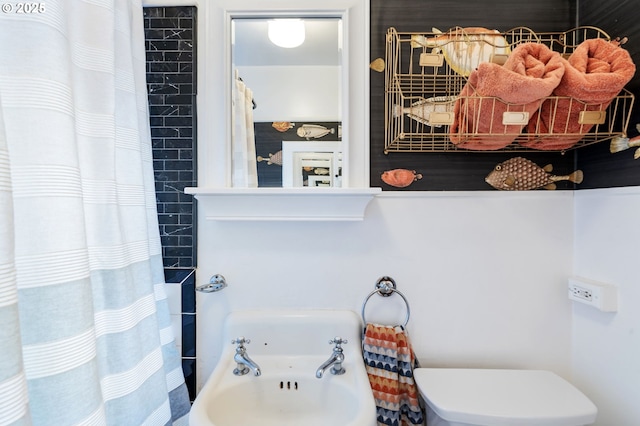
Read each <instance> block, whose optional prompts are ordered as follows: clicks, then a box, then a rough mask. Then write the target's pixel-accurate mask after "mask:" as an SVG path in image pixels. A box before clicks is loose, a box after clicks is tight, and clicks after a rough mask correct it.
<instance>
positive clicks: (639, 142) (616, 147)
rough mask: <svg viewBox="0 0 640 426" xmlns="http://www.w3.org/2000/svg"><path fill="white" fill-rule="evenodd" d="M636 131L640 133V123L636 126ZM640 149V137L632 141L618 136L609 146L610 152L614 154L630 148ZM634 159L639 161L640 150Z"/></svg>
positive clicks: (637, 150) (634, 155)
mask: <svg viewBox="0 0 640 426" xmlns="http://www.w3.org/2000/svg"><path fill="white" fill-rule="evenodd" d="M636 130H638V132H640V123H638V124H636ZM636 147H640V136H635V137H633V138H631V139H629V138H627V137H623V136H616V137H614V138H613V139H611V145H610V146H609V150H610V151H611V153H612V154H614V153H616V152H620V151H624V150H627V149H629V148H636ZM633 158H634V159H635V160H637V159H638V158H640V148H638V149H636V152H635V153H634V154H633Z"/></svg>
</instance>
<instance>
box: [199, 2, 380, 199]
mask: <svg viewBox="0 0 640 426" xmlns="http://www.w3.org/2000/svg"><path fill="white" fill-rule="evenodd" d="M198 4H199V6H198V16H199V25H198V28H197V30H198V51H197V55H198V60H197V63H198V70H197V72H198V97H197V110H198V111H197V112H198V117H199V119H198V129H197V131H198V135H197V137H198V163H199V167H198V182H199V183H198V186H199V187H202V188H204V187H208V188H220V189H223V188H233V185H232V181H233V174H234V173H236V169H235V168H234V167H233V161H234V160H233V146H232V144H231V140H232V134H233V133H234V129H233V126H232V114H231V108H230V105H233V99H232V96H233V93H232V83H233V82H235V77H236V70H237V75H238V76H239V77H241V78H242V79H243V81H244V82H246V83H247V86H249V87H250V86H254V87H255V89H254V88H252V87H250V88H251V89H253V90H255V93H254V96H253V99H254V101H255V103H256V109H255V110H253V109H252V110H251V111H252V112H253V113H254V114H256V117H257V118H256V120H255V121H257V120H265V121H264V122H267V123H269V126H272V124H273V122H274V121H276V122H278V123H279V125H281V126H285V127H286V126H290V124H289V123H295V127H291V128H289V131H288V132H282V133H278V138H279V139H278V141H279V143H282V141H287V142H301V143H302V142H310V143H324V142H337V143H340V144H341V148H342V149H341V151H339V152H341V153H342V154H341V157H340V158H341V163H342V166H341V179H340V185H341V187H340V189H345V188H354V189H355V188H368V186H369V176H368V171H369V164H368V163H369V162H368V139H369V138H368V135H369V123H368V111H369V107H368V100H369V92H368V90H369V68H368V64H369V60H368V57H369V40H368V25H369V22H368V17H369V14H368V7H369V6H368V2H367V1H366V0H322V1H320V0H309V1H305V2H300V1H299V0H279V1H278V2H264V1H262V0H216V1H215V2H212V1H199V2H198ZM283 18H304V19H305V20H307V19H309V20H311V21H313V22H314V23H313V25H315V24H316V23H317V24H320V23H324V21H326V20H328V18H332V20H333V21H334V26H335V27H336V28H341V30H339V29H338V30H336V31H333V32H332V34H333V35H332V37H334V38H336V37H337V38H338V40H340V39H341V40H342V41H341V45H342V51H341V53H340V54H338V53H337V52H336V54H335V56H339V58H340V63H339V66H337V65H335V64H332V65H327V64H324V65H322V66H323V67H333V71H332V72H333V75H334V79H335V80H336V81H337V82H339V86H338V90H337V91H332V93H334V95H333V96H335V98H332V99H329V98H327V99H326V100H325V101H323V103H324V104H327V105H330V106H327V107H326V108H323V109H322V111H323V112H322V114H320V113H318V112H315V113H314V114H313V115H310V113H309V114H307V113H306V108H308V107H310V106H317V105H319V102H318V101H315V100H312V98H311V97H310V96H309V95H307V96H305V95H302V96H301V95H299V94H298V96H295V97H294V98H293V99H294V100H293V101H287V105H290V106H291V105H294V102H297V104H295V108H294V109H293V110H294V111H295V113H296V114H294V113H291V114H290V115H286V116H285V117H282V116H281V115H280V114H278V115H275V114H274V115H272V116H269V117H261V116H259V115H258V114H267V113H268V112H270V111H271V110H272V108H271V107H270V104H269V102H271V101H270V99H277V98H275V97H272V96H271V95H270V94H269V93H265V94H262V93H259V92H258V91H259V90H262V89H260V88H259V83H258V82H257V81H256V82H254V81H252V80H253V79H254V77H253V76H252V73H251V71H250V70H247V69H246V67H247V66H248V65H246V64H248V62H247V61H257V60H258V59H259V57H260V56H264V55H263V53H264V52H266V51H267V49H266V48H265V49H258V53H255V50H256V49H253V52H254V53H249V55H250V57H247V58H244V57H242V56H241V54H242V52H241V51H240V50H239V49H236V47H237V46H239V45H240V43H245V44H246V43H249V44H252V45H256V46H257V45H258V44H261V43H269V41H268V35H267V36H266V37H265V36H264V35H263V36H260V37H257V38H256V37H254V38H252V39H251V38H250V39H249V40H248V41H245V42H243V41H242V34H238V32H237V31H235V30H236V29H237V25H238V24H239V23H240V24H242V23H243V22H244V21H245V20H262V21H263V24H266V23H267V22H268V21H269V20H272V19H283ZM240 21H243V22H240ZM253 23H256V22H253ZM234 27H236V28H234ZM310 31H311V30H310ZM307 35H309V34H307ZM332 45H333V46H338V45H339V42H338V41H335V43H333V44H332ZM302 46H304V44H303V45H302ZM336 49H337V47H336ZM236 50H237V51H236ZM282 50H283V51H281V52H280V53H281V54H282V55H284V54H285V53H286V54H287V56H290V55H293V53H294V52H295V51H298V52H300V51H302V50H304V49H302V48H301V47H298V48H289V49H286V51H285V49H284V48H282ZM266 56H268V57H269V58H275V57H276V55H275V54H274V53H271V54H268V55H266ZM319 56H320V54H318V57H319ZM315 59H316V60H318V58H315ZM279 60H280V61H285V60H290V58H285V57H284V56H281V57H280V59H279ZM256 66H257V65H256ZM278 66H279V67H284V66H285V65H283V64H282V62H281V63H280V65H276V67H278ZM287 66H289V65H287ZM291 66H293V65H291ZM296 66H297V67H302V66H303V65H296ZM315 66H316V67H317V66H318V65H315ZM261 67H263V68H262V73H261V74H260V73H259V74H260V75H261V77H264V76H266V75H267V74H270V72H268V71H265V68H267V65H261ZM271 74H273V73H271ZM275 74H278V73H277V72H276V73H275ZM309 81H311V82H312V84H311V86H309ZM303 84H306V86H307V87H311V88H312V89H315V88H316V87H315V86H314V85H315V84H316V81H315V75H313V74H311V71H308V72H307V77H306V79H303ZM292 85H293V82H291V81H288V82H287V83H285V84H284V85H283V84H282V83H281V84H279V85H278V84H275V85H271V86H270V87H269V90H275V91H276V93H277V94H278V96H279V95H280V94H282V93H283V92H286V91H291V90H283V87H285V88H287V87H289V86H292ZM300 90H302V89H296V92H299V91H300ZM327 93H329V91H328V90H327ZM289 102H291V103H289ZM279 103H280V104H283V103H284V102H283V101H280V102H279ZM273 110H274V111H275V108H273ZM336 110H337V112H336ZM305 114H307V115H305ZM283 115H284V114H283ZM276 117H278V118H276ZM310 117H312V118H310ZM305 124H306V125H308V126H306V127H305V129H304V130H300V127H302V125H305ZM311 126H321V127H324V128H325V129H326V130H322V129H321V128H320V127H316V128H315V130H316V131H320V132H322V131H328V133H327V134H326V135H324V136H321V137H314V136H313V131H312V130H313V129H314V128H313V127H311ZM292 130H293V131H292ZM299 130H300V133H298V131H299ZM310 130H311V133H309V132H308V131H310ZM318 134H320V133H318ZM300 135H304V136H300ZM309 136H311V137H309ZM330 138H331V139H330ZM260 154H262V155H260V157H262V161H259V165H263V166H264V167H271V168H273V166H270V165H267V164H266V163H267V162H268V158H269V154H272V155H275V154H277V151H276V152H270V151H267V152H263V153H260ZM258 155H259V154H258V153H256V154H255V157H256V161H257V157H258ZM275 160H277V158H275ZM278 167H280V166H278ZM274 186H275V185H274ZM280 186H281V185H280ZM264 191H265V193H267V192H268V193H270V194H272V193H274V192H273V191H267V188H265V189H264ZM236 192H237V191H236Z"/></svg>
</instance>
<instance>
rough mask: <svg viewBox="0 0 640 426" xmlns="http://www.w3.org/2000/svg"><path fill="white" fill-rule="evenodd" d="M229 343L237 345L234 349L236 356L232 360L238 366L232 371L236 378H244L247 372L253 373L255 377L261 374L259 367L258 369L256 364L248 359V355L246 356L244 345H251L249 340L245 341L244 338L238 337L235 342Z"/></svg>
mask: <svg viewBox="0 0 640 426" xmlns="http://www.w3.org/2000/svg"><path fill="white" fill-rule="evenodd" d="M231 343H233V344H237V345H238V346H237V347H236V354H235V355H234V356H233V360H234V361H235V362H236V363H237V364H238V365H237V366H236V368H234V369H233V374H235V375H236V376H244V375H245V374H247V373H248V372H249V370H251V371H253V374H254V375H255V376H259V375H260V374H262V372H261V371H260V367H258V364H256V363H255V362H253V360H252V359H251V358H249V355H247V348H245V347H244V344H245V343H251V340H249V339H245V338H244V337H238V338H236V339H235V340H232V341H231Z"/></svg>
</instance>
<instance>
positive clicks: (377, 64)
mask: <svg viewBox="0 0 640 426" xmlns="http://www.w3.org/2000/svg"><path fill="white" fill-rule="evenodd" d="M369 67H370V68H371V69H372V70H374V71H376V72H383V71H384V69H385V67H386V63H385V61H384V59H382V58H376V59H374V60H373V61H371V63H370V64H369Z"/></svg>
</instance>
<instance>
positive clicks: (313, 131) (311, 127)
mask: <svg viewBox="0 0 640 426" xmlns="http://www.w3.org/2000/svg"><path fill="white" fill-rule="evenodd" d="M296 133H297V134H298V136H300V137H301V138H305V139H306V140H311V139H318V138H321V137H324V136H326V135H328V134H329V133H331V134H335V133H336V129H334V128H331V129H328V128H326V127H324V126H321V125H319V124H303V125H302V126H300V127H298V130H296Z"/></svg>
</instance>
